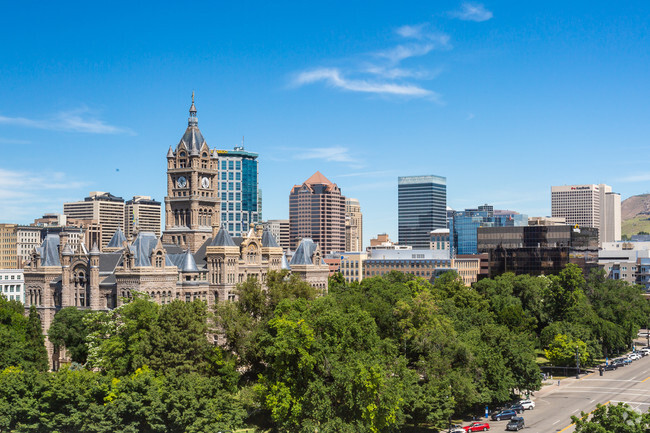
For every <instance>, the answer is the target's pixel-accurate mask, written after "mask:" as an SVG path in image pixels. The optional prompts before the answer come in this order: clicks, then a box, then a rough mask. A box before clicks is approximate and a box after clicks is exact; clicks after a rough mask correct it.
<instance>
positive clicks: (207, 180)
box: [201, 177, 210, 189]
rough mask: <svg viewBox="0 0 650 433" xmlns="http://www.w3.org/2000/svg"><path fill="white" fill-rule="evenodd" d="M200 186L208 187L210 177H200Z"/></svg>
mask: <svg viewBox="0 0 650 433" xmlns="http://www.w3.org/2000/svg"><path fill="white" fill-rule="evenodd" d="M201 186H202V187H203V188H205V189H208V188H210V179H208V178H207V177H204V178H203V179H201Z"/></svg>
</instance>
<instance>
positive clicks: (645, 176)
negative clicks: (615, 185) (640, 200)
mask: <svg viewBox="0 0 650 433" xmlns="http://www.w3.org/2000/svg"><path fill="white" fill-rule="evenodd" d="M649 180H650V173H640V174H635V175H630V176H626V177H623V178H621V179H618V182H629V183H633V182H647V181H649Z"/></svg>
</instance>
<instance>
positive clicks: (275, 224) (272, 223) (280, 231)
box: [266, 220, 291, 251]
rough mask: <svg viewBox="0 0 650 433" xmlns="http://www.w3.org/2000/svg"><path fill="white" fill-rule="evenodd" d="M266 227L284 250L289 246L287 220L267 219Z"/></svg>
mask: <svg viewBox="0 0 650 433" xmlns="http://www.w3.org/2000/svg"><path fill="white" fill-rule="evenodd" d="M266 227H267V229H268V230H269V232H271V235H272V236H273V238H274V239H275V241H276V242H277V243H278V245H280V246H281V247H282V249H283V250H284V251H286V250H288V249H289V248H290V245H291V243H290V242H289V220H268V221H267V222H266Z"/></svg>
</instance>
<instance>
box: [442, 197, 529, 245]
mask: <svg viewBox="0 0 650 433" xmlns="http://www.w3.org/2000/svg"><path fill="white" fill-rule="evenodd" d="M527 225H528V216H527V215H523V214H519V213H517V212H513V211H502V210H496V211H495V210H494V208H493V206H489V205H487V204H486V205H483V206H479V207H478V209H465V210H464V211H453V212H452V215H451V217H450V218H449V243H450V249H451V251H453V252H454V253H455V254H477V253H478V243H477V230H476V229H478V228H479V227H512V226H527Z"/></svg>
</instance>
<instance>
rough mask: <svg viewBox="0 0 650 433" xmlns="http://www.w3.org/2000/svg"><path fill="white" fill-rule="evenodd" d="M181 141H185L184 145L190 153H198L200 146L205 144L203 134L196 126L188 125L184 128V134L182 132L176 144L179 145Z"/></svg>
mask: <svg viewBox="0 0 650 433" xmlns="http://www.w3.org/2000/svg"><path fill="white" fill-rule="evenodd" d="M181 143H185V147H187V150H188V152H189V153H190V155H198V154H199V152H200V151H201V147H202V146H203V145H204V144H205V138H203V134H201V131H199V127H198V126H196V125H190V126H188V127H187V129H186V130H185V134H183V138H181V141H180V143H178V144H179V145H180V144H181Z"/></svg>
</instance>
